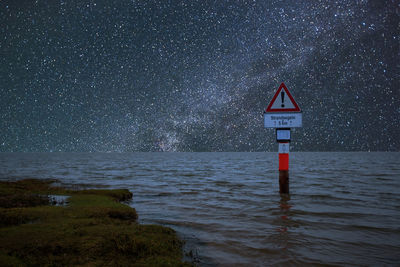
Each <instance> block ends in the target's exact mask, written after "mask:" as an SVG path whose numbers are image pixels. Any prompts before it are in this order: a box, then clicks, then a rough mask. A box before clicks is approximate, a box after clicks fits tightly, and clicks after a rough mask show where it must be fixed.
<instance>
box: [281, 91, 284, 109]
mask: <svg viewBox="0 0 400 267" xmlns="http://www.w3.org/2000/svg"><path fill="white" fill-rule="evenodd" d="M281 99H282V105H281V107H285V92H284V91H282V92H281Z"/></svg>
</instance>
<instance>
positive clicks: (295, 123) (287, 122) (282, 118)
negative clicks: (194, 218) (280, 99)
mask: <svg viewBox="0 0 400 267" xmlns="http://www.w3.org/2000/svg"><path fill="white" fill-rule="evenodd" d="M302 126H303V114H302V113H264V127H265V128H296V127H302Z"/></svg>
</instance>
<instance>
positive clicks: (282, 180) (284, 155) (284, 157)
mask: <svg viewBox="0 0 400 267" xmlns="http://www.w3.org/2000/svg"><path fill="white" fill-rule="evenodd" d="M277 131H278V130H277ZM289 133H290V129H289ZM278 142H279V141H278ZM279 193H281V194H289V142H279Z"/></svg>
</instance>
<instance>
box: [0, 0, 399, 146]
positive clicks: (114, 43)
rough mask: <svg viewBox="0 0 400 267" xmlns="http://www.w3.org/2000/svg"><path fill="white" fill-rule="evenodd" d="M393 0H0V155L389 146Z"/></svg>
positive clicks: (395, 61)
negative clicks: (289, 108) (277, 119)
mask: <svg viewBox="0 0 400 267" xmlns="http://www.w3.org/2000/svg"><path fill="white" fill-rule="evenodd" d="M399 18H400V4H399V2H398V1H396V0H386V1H385V0H373V1H371V0H347V1H346V0H337V1H333V0H319V1H318V0H292V1H275V0H273V1H268V0H264V1H261V0H255V1H244V0H241V1H222V0H218V1H205V0H199V1H189V0H188V1H168V0H160V1H148V0H143V1H139V0H137V1H135V0H131V1H127V0H115V1H111V0H98V1H95V0H93V1H74V0H70V1H69V0H68V1H67V0H65V1H64V0H61V1H60V0H58V1H56V0H54V1H53V0H46V1H44V0H36V1H34V0H30V1H28V0H26V1H23V0H9V1H7V0H6V1H5V0H0V152H7V151H16V152H35V151H44V152H45V151H65V152H69V151H77V152H80V151H92V152H98V151H99V152H100V151H116V152H130V151H277V144H276V140H275V132H274V130H273V129H265V128H264V125H263V123H264V122H263V111H264V109H265V108H266V107H267V105H268V103H269V101H270V100H271V98H272V96H273V95H274V93H275V91H276V90H277V89H278V87H279V85H280V84H281V83H282V82H284V83H285V84H286V86H287V88H288V89H289V90H290V92H291V93H292V95H293V96H294V98H295V100H296V101H297V103H298V104H299V106H300V108H301V109H302V111H303V128H296V129H294V130H292V143H291V150H292V151H369V150H371V151H376V150H379V151H400V127H399V126H400V83H399V80H400V52H399V44H400V24H399V22H400V19H399Z"/></svg>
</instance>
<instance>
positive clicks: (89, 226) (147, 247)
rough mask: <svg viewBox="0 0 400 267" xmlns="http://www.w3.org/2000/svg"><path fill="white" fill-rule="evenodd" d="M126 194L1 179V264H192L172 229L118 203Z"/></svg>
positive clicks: (49, 182) (119, 191) (114, 190)
mask: <svg viewBox="0 0 400 267" xmlns="http://www.w3.org/2000/svg"><path fill="white" fill-rule="evenodd" d="M54 184H56V185H57V186H53V185H54ZM55 196H56V197H55ZM57 196H63V197H61V198H60V199H61V202H60V203H59V202H58V201H57V200H56V201H55V199H54V198H58V197H57ZM130 199H132V193H131V192H130V191H129V190H127V189H83V188H82V187H81V189H80V190H77V189H76V188H74V189H70V188H68V185H63V184H62V183H60V181H58V180H40V179H26V180H19V181H1V182H0V264H1V265H2V266H15V265H19V266H25V265H41V266H42V265H124V266H125V265H126V266H135V265H141V266H143V265H155V266H158V265H165V264H166V265H171V266H192V265H191V264H190V263H187V262H183V250H182V247H183V242H182V241H181V240H180V239H179V238H178V236H177V234H176V232H175V230H173V229H171V228H168V227H164V226H160V225H142V224H139V223H138V221H137V219H138V215H137V213H136V210H135V209H134V208H132V207H130V206H128V205H125V204H123V203H122V202H124V201H127V200H130Z"/></svg>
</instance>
